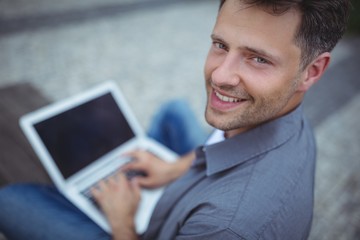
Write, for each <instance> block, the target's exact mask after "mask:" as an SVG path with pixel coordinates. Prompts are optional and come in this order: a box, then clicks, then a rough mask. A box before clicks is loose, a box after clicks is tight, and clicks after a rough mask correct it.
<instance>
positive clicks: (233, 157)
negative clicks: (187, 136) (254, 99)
mask: <svg viewBox="0 0 360 240" xmlns="http://www.w3.org/2000/svg"><path fill="white" fill-rule="evenodd" d="M301 119H302V106H299V107H298V108H296V109H295V110H294V111H292V112H291V113H289V114H287V115H285V116H282V117H280V118H278V119H275V120H273V121H270V122H267V123H264V124H262V125H260V126H258V127H256V128H254V129H251V130H249V131H247V132H244V133H241V134H238V135H236V136H234V137H232V138H229V139H226V140H224V141H221V142H219V143H215V144H212V145H208V146H204V147H201V148H199V149H197V156H198V157H199V158H198V160H199V161H198V163H197V164H196V165H198V164H201V163H205V161H206V175H207V176H210V175H212V174H215V173H218V172H221V171H224V170H227V169H229V168H231V167H234V166H236V165H239V164H241V163H244V162H246V161H248V160H250V159H252V158H254V157H257V156H259V155H261V154H263V153H266V152H268V151H270V150H271V149H274V148H276V147H278V146H280V145H282V144H283V143H285V142H286V141H288V139H290V138H291V137H292V136H293V135H294V134H295V133H296V132H297V131H299V128H301ZM201 151H203V153H201Z"/></svg>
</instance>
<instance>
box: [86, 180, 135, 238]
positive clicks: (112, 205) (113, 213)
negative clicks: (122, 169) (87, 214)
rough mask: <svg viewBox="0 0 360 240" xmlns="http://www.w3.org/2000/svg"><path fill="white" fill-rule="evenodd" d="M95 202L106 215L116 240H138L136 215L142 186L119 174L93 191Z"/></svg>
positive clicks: (102, 182)
mask: <svg viewBox="0 0 360 240" xmlns="http://www.w3.org/2000/svg"><path fill="white" fill-rule="evenodd" d="M92 194H93V196H94V198H95V200H96V201H97V202H98V204H99V205H100V207H101V209H102V211H103V212H104V214H105V215H106V217H107V219H108V221H109V224H110V227H111V229H112V234H113V239H114V240H136V239H138V236H137V234H136V231H135V223H134V218H135V213H136V210H137V207H138V205H139V202H140V186H139V184H138V183H137V182H136V180H134V181H128V180H127V179H126V177H125V176H124V174H122V173H119V174H117V175H115V176H113V177H111V178H109V179H108V180H106V181H105V180H104V181H101V182H100V183H99V185H98V186H97V187H96V188H94V189H92Z"/></svg>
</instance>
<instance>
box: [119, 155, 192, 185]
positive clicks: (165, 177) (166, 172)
mask: <svg viewBox="0 0 360 240" xmlns="http://www.w3.org/2000/svg"><path fill="white" fill-rule="evenodd" d="M127 156H130V157H132V158H134V161H132V162H130V163H128V164H126V165H125V166H124V167H122V169H121V170H122V171H128V170H137V171H143V172H145V173H146V176H145V177H142V176H138V177H136V178H137V181H138V182H139V185H140V186H141V187H144V188H156V187H160V186H163V185H166V184H168V183H170V182H172V181H174V180H176V179H177V178H179V177H180V176H182V175H183V174H184V173H185V172H186V171H187V170H188V169H189V167H190V166H191V164H192V162H193V160H194V159H195V152H190V153H188V154H186V155H184V156H182V157H181V158H179V159H178V160H177V161H175V162H166V161H163V160H161V159H159V158H158V157H156V156H155V155H153V154H151V153H149V152H147V151H141V150H138V151H133V152H130V153H128V154H127Z"/></svg>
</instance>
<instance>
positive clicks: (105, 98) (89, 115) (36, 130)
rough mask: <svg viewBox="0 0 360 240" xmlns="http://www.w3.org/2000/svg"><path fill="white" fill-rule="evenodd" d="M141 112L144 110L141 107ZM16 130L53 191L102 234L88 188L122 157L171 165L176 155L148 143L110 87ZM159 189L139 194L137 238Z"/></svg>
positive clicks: (46, 111) (36, 115)
mask: <svg viewBox="0 0 360 240" xmlns="http://www.w3.org/2000/svg"><path fill="white" fill-rule="evenodd" d="M144 107H146V106H144ZM20 126H21V128H22V130H23V132H24V133H25V136H26V137H27V139H28V140H29V142H30V144H31V146H32V147H33V149H34V151H35V152H36V154H37V155H38V157H39V159H40V161H41V162H42V164H43V165H44V167H45V169H46V170H47V172H48V174H49V176H50V177H51V179H52V180H53V182H54V184H55V185H56V187H57V188H58V189H59V190H60V192H62V193H63V194H64V196H66V197H67V198H68V199H69V200H70V201H71V202H72V203H73V204H74V205H75V206H77V207H78V208H79V209H80V210H82V211H83V212H84V213H85V214H87V215H88V216H89V217H90V218H91V219H92V220H93V221H94V222H95V223H97V224H98V225H99V226H100V227H101V228H103V229H104V230H105V231H107V232H109V233H110V232H111V229H110V226H109V224H108V222H107V220H106V218H105V216H104V215H103V213H102V212H101V210H100V209H99V208H98V206H97V205H96V204H95V202H94V201H93V199H92V198H91V194H89V189H90V188H91V186H93V185H96V183H97V182H98V181H99V180H101V179H104V178H105V177H107V176H108V175H109V174H112V173H114V172H116V170H117V169H119V168H120V167H121V166H122V165H123V164H126V163H127V162H129V161H131V159H130V158H129V157H124V156H122V155H123V153H125V152H128V151H131V150H135V149H144V150H148V151H150V152H151V153H153V154H155V155H157V156H158V157H160V158H162V159H164V160H167V161H174V160H175V159H176V158H177V155H176V154H175V153H174V152H172V151H170V150H169V149H167V148H166V147H165V146H163V145H161V144H159V143H158V142H156V141H154V140H152V139H150V138H148V137H147V136H146V134H145V132H144V131H143V129H142V128H141V126H140V124H139V122H138V121H137V119H136V118H135V116H134V114H133V113H132V111H131V109H130V107H129V105H128V104H127V103H126V100H125V98H124V96H123V94H122V93H121V91H120V90H119V88H117V86H116V84H115V83H114V82H106V83H103V84H100V85H97V86H95V87H94V88H92V89H90V90H88V91H85V92H82V93H80V94H78V95H75V96H73V97H70V98H68V99H65V100H62V101H58V102H55V103H53V104H50V105H48V106H45V107H43V108H41V109H38V110H36V111H34V112H31V113H28V114H26V115H25V116H23V117H21V118H20ZM162 193H163V188H158V189H153V190H147V189H142V192H141V202H140V204H139V208H138V210H137V213H136V216H135V226H136V231H137V233H139V234H141V233H143V232H145V230H146V229H147V226H148V223H149V221H150V217H151V215H152V212H153V210H154V208H155V205H156V203H157V201H158V199H159V198H160V197H161V194H162Z"/></svg>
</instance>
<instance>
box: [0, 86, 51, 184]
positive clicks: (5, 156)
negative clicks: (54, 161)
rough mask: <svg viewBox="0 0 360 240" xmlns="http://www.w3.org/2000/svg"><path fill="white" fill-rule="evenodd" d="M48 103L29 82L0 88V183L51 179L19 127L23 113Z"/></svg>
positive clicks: (48, 180)
mask: <svg viewBox="0 0 360 240" xmlns="http://www.w3.org/2000/svg"><path fill="white" fill-rule="evenodd" d="M48 103H50V101H49V100H48V99H46V98H45V97H44V96H43V95H42V94H41V93H40V92H39V91H38V90H37V89H35V88H34V87H33V86H32V85H30V84H29V83H21V84H15V85H11V86H5V87H1V88H0V187H1V186H4V185H6V184H9V183H19V182H36V183H51V180H50V178H49V176H48V175H47V173H46V172H45V170H44V168H43V166H42V164H41V163H40V161H39V159H38V157H37V156H36V155H35V153H34V151H33V149H32V148H31V146H30V144H29V142H28V141H27V139H26V138H25V136H24V134H23V133H22V131H21V129H20V127H19V118H20V117H21V116H22V115H24V114H25V113H28V112H31V111H33V110H35V109H37V108H40V107H42V106H44V105H47V104H48Z"/></svg>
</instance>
